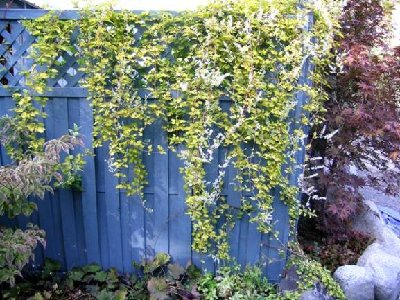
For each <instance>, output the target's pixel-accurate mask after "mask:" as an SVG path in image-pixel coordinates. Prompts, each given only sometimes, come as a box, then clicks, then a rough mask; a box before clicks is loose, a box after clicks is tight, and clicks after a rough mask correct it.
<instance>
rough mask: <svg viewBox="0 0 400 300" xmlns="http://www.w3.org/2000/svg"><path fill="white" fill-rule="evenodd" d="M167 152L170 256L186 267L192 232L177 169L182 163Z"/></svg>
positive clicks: (172, 153)
mask: <svg viewBox="0 0 400 300" xmlns="http://www.w3.org/2000/svg"><path fill="white" fill-rule="evenodd" d="M167 152H168V173H169V174H168V177H169V182H168V185H169V188H168V189H169V203H170V214H169V232H170V236H169V238H170V254H171V256H172V257H173V258H174V259H175V260H176V262H177V263H179V264H181V265H186V264H187V263H188V262H189V261H191V259H192V253H191V249H190V248H189V247H187V245H190V244H191V241H192V232H191V222H190V218H189V216H188V215H187V214H186V213H185V212H186V204H185V200H184V199H185V194H184V191H183V178H182V174H181V173H180V171H179V168H181V167H183V163H182V161H181V160H179V158H178V157H177V153H175V152H173V151H171V150H167Z"/></svg>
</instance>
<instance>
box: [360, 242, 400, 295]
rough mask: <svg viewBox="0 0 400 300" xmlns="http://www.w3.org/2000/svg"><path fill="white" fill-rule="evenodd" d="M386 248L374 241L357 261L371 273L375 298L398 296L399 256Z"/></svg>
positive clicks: (399, 284)
mask: <svg viewBox="0 0 400 300" xmlns="http://www.w3.org/2000/svg"><path fill="white" fill-rule="evenodd" d="M387 250H388V249H387V248H386V246H383V245H382V244H380V243H377V242H375V243H373V244H372V245H370V246H369V247H368V248H367V249H366V250H365V252H364V253H363V255H362V256H361V257H360V258H359V260H358V262H357V265H358V266H361V267H365V268H366V269H367V272H369V273H370V274H372V276H373V280H374V286H375V299H376V300H397V299H398V297H399V296H400V258H399V257H396V256H393V255H391V254H389V253H388V252H387Z"/></svg>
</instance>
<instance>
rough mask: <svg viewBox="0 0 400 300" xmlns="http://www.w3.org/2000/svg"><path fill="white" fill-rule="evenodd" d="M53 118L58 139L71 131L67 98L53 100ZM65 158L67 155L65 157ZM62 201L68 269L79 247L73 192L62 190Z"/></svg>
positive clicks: (73, 263) (71, 266) (75, 259)
mask: <svg viewBox="0 0 400 300" xmlns="http://www.w3.org/2000/svg"><path fill="white" fill-rule="evenodd" d="M53 113H54V115H53V117H54V120H55V126H54V134H55V136H56V138H59V137H61V136H62V135H64V134H67V133H68V130H69V120H68V115H69V107H68V99H67V98H57V99H55V100H53ZM63 156H65V155H63ZM58 196H59V199H60V210H61V211H60V215H61V226H62V232H63V239H64V241H63V242H64V253H65V262H66V267H67V269H71V268H73V267H74V266H76V265H77V263H78V261H79V259H78V246H77V237H76V228H75V210H74V198H73V194H72V191H71V190H69V189H60V190H59V191H58Z"/></svg>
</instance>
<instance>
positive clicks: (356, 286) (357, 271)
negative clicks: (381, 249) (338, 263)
mask: <svg viewBox="0 0 400 300" xmlns="http://www.w3.org/2000/svg"><path fill="white" fill-rule="evenodd" d="M333 277H334V278H335V279H336V281H337V282H338V283H339V285H340V287H341V288H342V289H343V291H344V293H345V295H346V298H347V299H348V300H374V278H373V276H372V274H371V273H370V272H368V269H366V268H364V267H361V266H355V265H346V266H342V267H339V268H338V269H337V270H336V272H335V273H334V274H333Z"/></svg>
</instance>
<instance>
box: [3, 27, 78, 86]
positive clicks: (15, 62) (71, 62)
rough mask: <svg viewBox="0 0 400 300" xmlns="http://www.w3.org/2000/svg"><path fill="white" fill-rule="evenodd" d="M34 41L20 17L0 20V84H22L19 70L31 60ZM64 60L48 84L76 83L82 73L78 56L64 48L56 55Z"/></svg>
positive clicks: (30, 64) (27, 68) (71, 84)
mask: <svg viewBox="0 0 400 300" xmlns="http://www.w3.org/2000/svg"><path fill="white" fill-rule="evenodd" d="M34 42H35V37H33V36H32V35H31V34H30V33H29V32H28V31H27V30H26V29H25V28H24V27H23V25H22V24H21V23H20V22H19V21H14V20H9V21H0V86H23V85H24V81H25V80H24V76H23V75H21V74H20V71H22V70H29V69H30V68H31V67H32V64H33V61H32V59H30V58H29V52H30V50H31V49H32V45H33V44H34ZM58 61H59V62H63V64H62V65H61V66H57V67H56V68H57V69H58V70H59V73H58V76H57V77H56V78H52V79H50V80H49V82H48V86H49V87H77V86H78V82H79V79H81V78H82V76H83V73H82V72H80V71H79V70H78V69H79V67H78V64H77V58H76V57H75V56H74V55H73V54H71V53H67V52H64V53H62V54H61V56H60V57H59V58H58Z"/></svg>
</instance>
